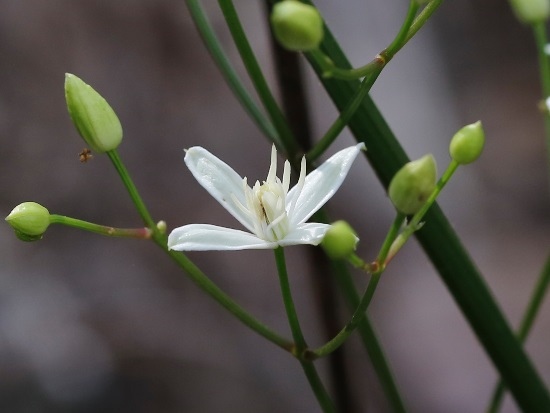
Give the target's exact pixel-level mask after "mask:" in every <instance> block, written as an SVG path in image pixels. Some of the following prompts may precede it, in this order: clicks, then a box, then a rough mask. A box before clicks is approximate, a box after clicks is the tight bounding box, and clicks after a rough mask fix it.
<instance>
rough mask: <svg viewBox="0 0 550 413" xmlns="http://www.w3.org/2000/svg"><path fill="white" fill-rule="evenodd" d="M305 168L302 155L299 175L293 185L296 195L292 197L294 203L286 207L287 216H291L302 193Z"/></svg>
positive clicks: (304, 160) (304, 159)
mask: <svg viewBox="0 0 550 413" xmlns="http://www.w3.org/2000/svg"><path fill="white" fill-rule="evenodd" d="M306 168H307V166H306V157H305V156H304V157H303V158H302V163H301V164H300V177H299V178H298V182H297V183H296V186H295V188H296V189H295V191H296V197H295V198H294V203H293V204H292V205H289V208H288V216H289V217H291V216H292V213H293V211H294V208H296V205H297V204H298V202H299V200H300V195H302V189H303V188H304V183H305V181H306Z"/></svg>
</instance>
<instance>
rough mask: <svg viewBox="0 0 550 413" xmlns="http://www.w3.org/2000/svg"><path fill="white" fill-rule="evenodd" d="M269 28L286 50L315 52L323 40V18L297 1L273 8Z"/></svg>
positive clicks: (278, 4) (282, 3) (281, 3)
mask: <svg viewBox="0 0 550 413" xmlns="http://www.w3.org/2000/svg"><path fill="white" fill-rule="evenodd" d="M271 27H272V28H273V33H274V34H275V38H276V39H277V41H278V42H279V43H280V44H281V46H283V47H284V48H285V49H288V50H293V51H302V52H304V51H310V50H315V49H317V48H318V47H319V44H320V43H321V41H322V40H323V18H322V17H321V15H320V14H319V12H318V11H317V9H316V8H315V7H313V6H310V5H308V4H304V3H301V2H299V1H297V0H283V1H281V2H279V3H276V4H275V5H274V6H273V12H272V13H271Z"/></svg>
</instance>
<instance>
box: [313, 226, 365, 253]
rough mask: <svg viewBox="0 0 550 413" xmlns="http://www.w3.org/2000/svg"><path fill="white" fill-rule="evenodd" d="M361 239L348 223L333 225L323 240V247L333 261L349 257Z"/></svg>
mask: <svg viewBox="0 0 550 413" xmlns="http://www.w3.org/2000/svg"><path fill="white" fill-rule="evenodd" d="M358 241H359V238H357V235H355V231H354V230H353V228H352V227H351V226H350V225H349V224H348V223H347V222H346V221H336V222H335V223H333V224H332V225H331V226H330V228H329V229H328V231H327V232H326V234H325V237H324V238H323V241H322V242H321V246H322V247H323V249H324V250H325V252H326V253H327V255H328V256H329V257H330V258H331V259H333V260H341V259H344V258H347V257H349V256H350V255H351V254H352V253H353V252H354V251H355V246H356V245H357V242H358Z"/></svg>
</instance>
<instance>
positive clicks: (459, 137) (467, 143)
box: [449, 121, 485, 165]
mask: <svg viewBox="0 0 550 413" xmlns="http://www.w3.org/2000/svg"><path fill="white" fill-rule="evenodd" d="M484 144H485V132H484V131H483V126H482V125H481V122H480V121H477V122H476V123H472V124H470V125H466V126H464V127H463V128H462V129H460V130H459V131H458V132H457V133H455V135H454V136H453V139H451V144H450V145H449V153H450V154H451V158H453V159H454V160H455V161H457V162H458V163H459V164H461V165H465V164H468V163H472V162H473V161H475V160H476V159H477V158H479V156H480V155H481V152H482V151H483V146H484Z"/></svg>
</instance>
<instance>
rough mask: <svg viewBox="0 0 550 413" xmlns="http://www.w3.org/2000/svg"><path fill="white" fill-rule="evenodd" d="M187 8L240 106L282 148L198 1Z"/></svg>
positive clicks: (192, 0) (190, 2) (276, 134)
mask: <svg viewBox="0 0 550 413" xmlns="http://www.w3.org/2000/svg"><path fill="white" fill-rule="evenodd" d="M186 2H187V7H188V9H189V12H190V13H191V18H192V19H193V21H194V22H195V26H196V27H197V30H198V31H199V33H200V35H201V37H202V39H203V41H204V44H205V45H206V48H207V49H208V51H209V52H210V55H211V56H212V58H213V59H214V62H215V63H216V64H217V65H218V68H219V69H220V71H221V73H222V75H223V76H224V77H225V80H226V82H227V84H228V85H229V87H230V88H231V90H232V91H233V93H234V94H235V96H236V97H237V99H238V100H239V102H240V103H241V105H242V106H243V107H244V109H245V110H246V111H247V112H248V114H249V115H250V116H251V117H252V119H253V120H254V122H255V123H256V125H257V126H258V127H259V128H260V130H261V131H262V132H263V133H264V134H265V135H266V136H267V137H268V138H269V139H270V140H271V141H272V142H275V143H276V144H277V146H282V143H281V140H280V138H279V135H278V133H277V131H276V129H275V127H274V126H273V124H272V123H271V122H270V121H269V120H268V119H267V118H266V117H265V116H264V114H263V113H262V112H261V110H260V108H259V107H258V106H257V105H256V103H255V102H254V100H253V99H252V97H251V96H250V94H249V93H248V91H247V90H246V88H245V87H244V85H243V84H242V82H241V81H240V79H239V77H238V75H237V73H236V71H235V69H234V68H233V66H232V65H231V62H230V61H229V59H228V57H227V55H226V54H225V53H224V51H223V49H222V48H221V44H220V41H219V40H218V38H217V36H216V33H215V32H214V29H213V28H212V26H211V25H210V22H209V21H208V18H207V15H206V13H205V12H204V9H203V8H202V6H201V4H200V0H186Z"/></svg>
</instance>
